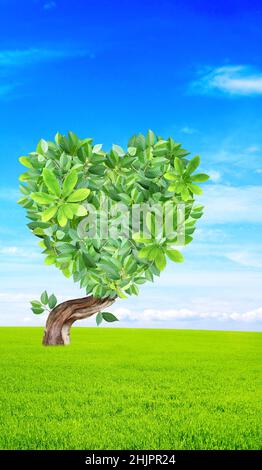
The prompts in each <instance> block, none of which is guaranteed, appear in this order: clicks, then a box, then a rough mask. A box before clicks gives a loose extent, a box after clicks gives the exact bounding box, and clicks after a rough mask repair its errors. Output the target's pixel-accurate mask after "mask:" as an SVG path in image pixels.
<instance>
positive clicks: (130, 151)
mask: <svg viewBox="0 0 262 470" xmlns="http://www.w3.org/2000/svg"><path fill="white" fill-rule="evenodd" d="M127 151H128V153H129V155H131V157H134V156H135V154H136V147H128V149H127Z"/></svg>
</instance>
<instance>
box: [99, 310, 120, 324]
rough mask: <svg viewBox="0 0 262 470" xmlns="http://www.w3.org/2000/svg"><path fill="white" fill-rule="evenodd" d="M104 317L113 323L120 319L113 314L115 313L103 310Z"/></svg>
mask: <svg viewBox="0 0 262 470" xmlns="http://www.w3.org/2000/svg"><path fill="white" fill-rule="evenodd" d="M101 314H102V317H103V319H104V320H105V321H107V322H109V323H112V322H114V321H118V319H117V318H116V317H115V315H113V313H110V312H101Z"/></svg>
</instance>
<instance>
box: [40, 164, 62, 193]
mask: <svg viewBox="0 0 262 470" xmlns="http://www.w3.org/2000/svg"><path fill="white" fill-rule="evenodd" d="M43 180H44V183H45V185H46V187H47V188H48V191H49V192H50V193H52V194H55V196H57V197H59V196H60V194H61V190H60V185H59V182H58V180H57V178H56V176H55V174H54V173H53V172H52V171H51V170H49V169H48V168H44V169H43Z"/></svg>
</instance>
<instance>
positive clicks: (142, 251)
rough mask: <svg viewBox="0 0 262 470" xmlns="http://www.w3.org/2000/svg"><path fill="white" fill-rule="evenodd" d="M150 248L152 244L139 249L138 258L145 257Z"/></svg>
mask: <svg viewBox="0 0 262 470" xmlns="http://www.w3.org/2000/svg"><path fill="white" fill-rule="evenodd" d="M151 250H152V246H144V247H143V248H142V249H141V250H140V251H139V253H138V258H147V257H148V255H149V253H150V251H151Z"/></svg>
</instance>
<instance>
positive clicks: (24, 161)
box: [18, 157, 33, 168]
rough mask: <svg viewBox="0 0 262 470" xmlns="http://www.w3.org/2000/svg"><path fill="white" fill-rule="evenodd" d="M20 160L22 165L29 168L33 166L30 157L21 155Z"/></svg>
mask: <svg viewBox="0 0 262 470" xmlns="http://www.w3.org/2000/svg"><path fill="white" fill-rule="evenodd" d="M18 160H19V162H20V163H21V164H22V165H24V166H26V167H27V168H33V165H32V163H31V160H30V158H29V157H20V158H19V159H18Z"/></svg>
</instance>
